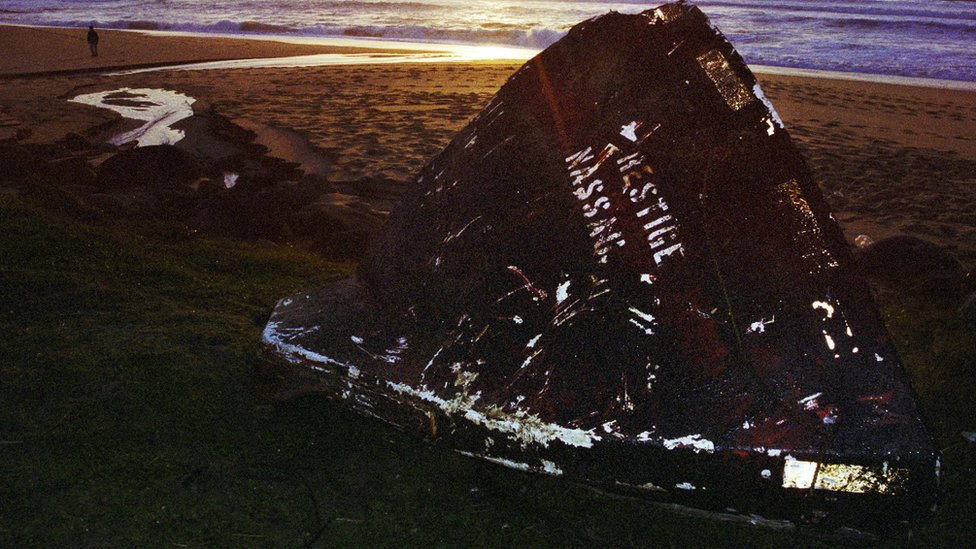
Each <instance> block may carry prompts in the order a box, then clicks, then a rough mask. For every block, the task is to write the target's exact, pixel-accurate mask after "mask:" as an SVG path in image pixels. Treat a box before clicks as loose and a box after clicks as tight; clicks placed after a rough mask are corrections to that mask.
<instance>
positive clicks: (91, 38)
mask: <svg viewBox="0 0 976 549" xmlns="http://www.w3.org/2000/svg"><path fill="white" fill-rule="evenodd" d="M88 48H89V49H90V50H91V54H92V57H97V56H98V33H97V32H95V27H94V26H93V25H89V26H88Z"/></svg>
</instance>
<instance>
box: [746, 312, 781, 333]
mask: <svg viewBox="0 0 976 549" xmlns="http://www.w3.org/2000/svg"><path fill="white" fill-rule="evenodd" d="M774 322H776V317H775V316H774V317H773V318H772V319H770V320H766V319H765V318H760V319H759V320H757V321H755V322H753V323H752V324H750V325H749V328H748V329H747V330H746V333H747V334H752V333H760V334H761V333H764V332H765V331H766V326H769V325H770V324H772V323H774Z"/></svg>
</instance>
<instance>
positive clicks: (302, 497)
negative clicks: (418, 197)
mask: <svg viewBox="0 0 976 549" xmlns="http://www.w3.org/2000/svg"><path fill="white" fill-rule="evenodd" d="M0 258H2V263H0V290H2V293H0V330H2V334H3V336H2V337H0V463H2V466H0V546H8V547H19V546H44V547H55V546H60V547H64V546H70V547H89V546H92V547H116V546H123V547H131V546H151V547H157V546H158V547H181V546H191V547H199V546H220V547H263V546H274V547H296V546H303V545H307V544H309V545H313V546H321V547H331V546H336V545H338V546H361V545H379V546H401V545H407V546H459V545H475V546H524V545H528V546H566V545H572V546H577V545H591V546H604V545H608V546H620V545H624V546H680V547H686V546H743V545H746V546H794V545H797V544H802V545H816V544H817V542H816V541H814V540H812V539H809V538H805V537H796V536H793V535H783V534H776V533H772V532H768V531H764V530H756V529H753V528H749V527H744V526H733V525H728V524H723V523H719V522H714V521H710V520H701V519H695V518H690V517H685V516H679V515H675V514H673V513H670V512H668V511H664V510H661V509H658V508H656V507H653V506H650V505H648V504H647V503H645V502H641V501H637V500H629V499H619V498H612V497H608V496H605V495H602V494H599V493H596V492H594V491H592V490H590V489H588V488H585V487H582V486H579V485H575V484H572V483H567V482H560V481H559V480H557V479H549V478H544V477H536V476H532V475H527V474H523V473H518V472H515V471H510V470H507V469H503V468H500V467H496V466H492V465H488V464H484V463H482V462H479V461H475V460H471V459H467V458H464V457H461V456H458V455H455V454H454V453H452V452H450V451H448V450H446V449H444V448H439V447H436V446H431V445H428V444H425V443H423V442H422V441H419V440H416V439H414V438H413V437H410V436H407V435H404V434H401V433H399V432H397V431H394V430H392V429H390V428H388V427H386V426H385V425H382V424H380V423H378V422H375V421H371V420H366V419H362V418H360V417H358V416H355V415H353V414H351V413H349V412H347V411H345V410H343V409H341V408H339V407H334V406H332V405H330V404H328V403H327V402H325V401H324V400H323V399H319V398H304V399H300V400H298V401H296V402H294V403H292V404H290V405H287V406H282V407H277V408H276V407H272V406H271V405H270V404H268V402H267V401H266V400H265V399H264V398H263V397H262V394H261V392H262V389H263V387H264V386H265V381H266V378H267V377H268V375H269V374H268V373H267V371H268V370H267V368H266V359H265V358H264V355H262V353H261V350H260V346H259V343H258V341H259V336H260V330H261V327H262V326H263V323H264V321H265V320H266V318H267V315H268V314H269V313H270V310H271V307H272V306H273V305H274V303H275V301H276V300H277V299H278V298H280V297H283V296H285V295H288V294H290V293H292V292H296V291H298V290H301V289H303V288H309V287H315V286H318V285H322V284H325V283H327V282H329V281H331V280H335V279H337V278H340V277H343V276H345V275H346V274H348V272H349V271H350V270H351V268H352V266H351V265H349V264H344V263H335V262H330V261H327V260H325V259H323V258H321V257H318V256H315V255H311V254H307V253H304V252H301V251H299V250H294V249H289V248H286V247H276V246H272V245H270V244H260V243H245V242H236V241H230V240H222V239H216V238H211V237H206V236H202V235H195V234H191V233H189V232H187V231H186V230H185V229H182V228H180V227H174V226H166V225H159V224H149V223H143V222H140V221H138V220H114V219H109V218H107V217H106V216H105V215H103V214H102V213H101V212H100V211H99V210H98V209H96V208H94V207H91V206H90V205H88V204H86V203H84V202H83V201H81V200H79V199H77V198H75V197H73V196H72V195H70V194H67V193H64V192H61V191H57V190H55V189H51V188H44V187H32V188H30V189H29V190H27V191H25V192H23V193H21V194H19V195H14V194H10V193H0ZM880 299H881V303H882V306H883V308H884V311H885V314H886V318H887V321H888V323H889V325H890V328H891V330H892V332H893V334H894V337H895V340H896V343H897V344H898V346H899V348H900V350H901V352H902V354H903V358H904V359H905V361H906V363H907V364H908V365H909V368H910V370H911V372H912V375H913V379H914V380H915V382H916V386H917V387H918V390H919V392H920V394H921V396H922V398H923V401H924V404H925V407H926V411H927V413H928V414H929V415H930V419H931V420H932V425H933V427H934V429H935V430H936V433H937V437H938V440H939V443H940V445H941V446H943V447H946V461H947V467H948V476H947V479H948V486H947V493H948V497H947V499H946V503H945V504H944V505H943V507H942V508H941V509H940V511H939V512H938V513H937V514H936V515H935V516H934V518H932V519H929V520H926V521H923V522H922V523H921V524H919V525H918V526H916V527H915V528H914V529H913V530H912V531H911V532H910V535H911V537H909V533H905V534H903V535H901V536H900V537H897V538H895V539H892V540H888V541H887V542H886V543H887V544H891V545H908V544H913V543H919V544H925V545H941V546H945V545H967V544H971V543H972V540H973V539H974V536H976V526H974V523H973V522H974V521H973V520H972V514H973V512H974V510H976V496H974V495H973V494H974V493H976V483H974V480H973V466H974V464H976V450H974V446H976V445H972V444H966V443H962V444H960V441H961V439H960V437H959V435H958V431H959V430H960V429H965V430H973V429H974V427H976V422H974V419H973V418H974V417H976V414H974V411H976V404H974V402H973V395H974V394H976V393H974V389H976V387H974V378H976V376H973V374H972V373H971V368H972V366H973V365H974V360H973V359H974V356H976V352H974V346H973V335H972V330H971V329H970V328H967V327H966V326H965V325H964V324H962V323H961V322H958V321H955V320H953V318H952V315H953V314H954V312H953V310H952V307H950V306H947V305H946V303H936V302H932V301H931V300H928V299H926V298H925V297H924V296H921V295H914V294H911V293H910V292H909V293H906V292H902V291H898V290H893V289H884V288H881V291H880ZM967 542H968V543H967Z"/></svg>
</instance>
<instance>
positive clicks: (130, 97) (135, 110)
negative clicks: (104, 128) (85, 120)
mask: <svg viewBox="0 0 976 549" xmlns="http://www.w3.org/2000/svg"><path fill="white" fill-rule="evenodd" d="M195 101H196V100H195V99H193V98H192V97H189V96H186V95H183V94H182V93H179V92H175V91H171V90H161V89H155V88H120V89H117V90H110V91H103V92H97V93H87V94H83V95H79V96H77V97H75V98H74V99H71V102H73V103H81V104H84V105H91V106H93V107H101V108H103V109H109V110H112V111H115V112H117V113H119V114H120V115H122V116H123V117H124V118H129V119H132V120H139V121H142V122H145V124H143V125H142V126H140V127H138V128H136V129H134V130H132V131H128V132H125V133H121V134H119V135H116V136H115V137H113V138H112V139H110V140H109V142H110V143H112V144H113V145H121V144H123V143H128V142H130V141H135V142H136V145H137V146H139V147H148V146H150V145H172V144H174V143H177V142H178V141H180V140H181V139H183V137H184V135H185V134H184V132H183V130H177V129H173V128H172V127H171V126H172V125H173V124H175V123H176V122H179V121H180V120H183V119H184V118H189V117H191V116H193V108H192V107H191V105H192V104H193V103H194V102H195Z"/></svg>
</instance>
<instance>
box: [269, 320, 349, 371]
mask: <svg viewBox="0 0 976 549" xmlns="http://www.w3.org/2000/svg"><path fill="white" fill-rule="evenodd" d="M278 325H279V323H278V322H268V325H267V326H265V327H264V332H263V333H262V334H261V339H262V341H264V342H265V343H266V344H268V345H271V346H273V347H275V348H276V349H278V350H279V351H281V353H282V355H284V357H285V358H286V359H288V360H289V361H291V362H298V361H299V357H300V358H304V359H305V360H308V361H311V362H318V363H320V364H325V365H330V366H342V367H344V368H347V369H348V368H352V367H353V366H352V365H351V364H347V363H345V362H341V361H338V360H335V359H333V358H331V357H327V356H325V355H321V354H319V353H315V352H312V351H309V350H308V349H305V348H304V347H300V346H298V345H295V344H292V343H288V342H286V341H285V339H286V338H287V337H288V336H287V335H285V334H282V333H281V332H279V331H278ZM317 369H320V370H322V369H324V368H317Z"/></svg>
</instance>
